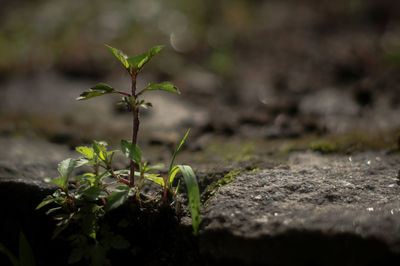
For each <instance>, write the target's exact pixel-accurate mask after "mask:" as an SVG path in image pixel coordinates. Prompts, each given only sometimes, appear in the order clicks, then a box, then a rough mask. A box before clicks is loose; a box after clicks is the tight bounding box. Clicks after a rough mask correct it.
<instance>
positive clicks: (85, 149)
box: [75, 146, 94, 160]
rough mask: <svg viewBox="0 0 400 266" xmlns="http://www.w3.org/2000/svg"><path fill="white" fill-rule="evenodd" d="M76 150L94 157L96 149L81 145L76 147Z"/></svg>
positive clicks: (91, 157)
mask: <svg viewBox="0 0 400 266" xmlns="http://www.w3.org/2000/svg"><path fill="white" fill-rule="evenodd" d="M75 150H76V151H77V152H79V153H81V154H82V155H84V156H85V157H86V158H88V159H92V160H93V159H94V150H93V149H92V148H90V147H86V146H79V147H76V148H75Z"/></svg>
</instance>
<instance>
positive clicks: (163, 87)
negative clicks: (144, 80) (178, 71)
mask: <svg viewBox="0 0 400 266" xmlns="http://www.w3.org/2000/svg"><path fill="white" fill-rule="evenodd" d="M155 90H159V91H168V92H172V93H176V94H180V93H181V92H180V91H179V90H178V88H177V87H175V86H174V85H173V84H172V83H171V82H168V81H164V82H161V83H154V82H152V83H150V84H149V85H148V86H147V87H146V88H145V89H144V90H142V91H141V92H140V93H139V95H140V94H143V93H144V92H146V91H155Z"/></svg>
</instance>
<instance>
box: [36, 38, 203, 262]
mask: <svg viewBox="0 0 400 266" xmlns="http://www.w3.org/2000/svg"><path fill="white" fill-rule="evenodd" d="M107 48H108V49H109V50H110V52H111V53H112V54H113V55H114V56H115V57H116V58H117V59H118V60H119V62H121V64H122V65H123V67H124V68H125V69H126V71H128V73H129V75H130V77H131V92H130V93H127V92H123V91H119V90H116V89H114V88H112V87H110V86H109V85H107V84H104V83H100V84H98V85H96V86H94V87H92V88H91V89H90V90H89V91H85V92H83V93H82V94H81V95H80V96H79V97H78V98H77V100H88V99H91V98H94V97H98V96H103V95H106V94H120V95H122V99H121V100H120V101H119V102H118V104H122V105H125V106H126V109H127V110H128V111H129V112H132V125H133V131H132V139H131V141H127V140H121V151H122V153H123V154H124V155H125V156H126V157H127V158H128V159H129V164H130V167H129V169H124V170H115V169H114V168H113V162H112V161H113V157H114V155H115V153H116V152H118V151H117V150H108V148H107V143H106V142H104V141H94V142H93V144H92V146H90V147H87V146H81V147H77V148H76V150H77V151H78V152H79V153H80V154H81V155H83V156H82V157H81V158H78V159H71V158H68V159H66V160H64V161H62V162H60V163H59V165H58V172H59V177H57V178H54V179H48V180H47V181H48V182H51V183H53V184H55V185H57V186H58V189H57V190H56V191H55V192H54V193H53V194H52V195H49V196H47V197H46V198H45V199H44V200H43V201H42V202H41V203H40V204H39V205H38V206H37V209H40V208H42V207H43V206H46V205H48V204H51V203H52V204H55V205H56V207H53V208H51V209H49V210H48V211H47V214H52V215H53V216H54V218H55V219H56V220H57V221H58V224H57V226H58V227H57V229H56V231H55V234H54V235H55V236H57V235H58V234H59V233H60V232H62V231H63V230H65V229H66V228H67V227H68V226H69V225H70V224H71V223H72V222H73V221H75V222H76V223H73V224H74V226H78V227H79V229H78V231H79V233H78V234H76V235H75V236H71V239H72V241H78V240H79V239H80V241H78V242H79V243H86V242H87V241H89V240H90V239H92V242H94V243H95V245H94V246H93V250H94V251H93V250H92V251H93V253H94V254H98V251H99V250H101V249H104V248H105V247H107V248H126V247H127V246H129V243H128V242H127V241H126V240H125V239H124V238H122V237H121V236H119V235H113V234H110V233H107V234H106V235H107V237H102V239H105V240H103V241H100V240H99V237H98V236H99V234H103V233H102V231H101V230H100V229H101V228H100V221H101V219H102V217H103V216H104V215H105V214H106V212H108V211H110V210H112V209H115V208H117V207H118V206H120V205H122V204H123V203H124V202H126V200H127V199H128V198H129V197H131V196H134V197H136V199H137V201H138V202H140V201H141V198H144V199H146V198H149V196H146V195H144V194H143V193H142V187H143V184H144V183H145V182H146V181H148V180H149V181H152V182H154V183H156V184H158V185H160V186H161V192H162V202H163V203H164V204H167V203H170V202H172V201H173V200H174V199H175V197H176V195H177V191H178V187H179V183H178V186H177V187H176V188H173V181H174V179H175V177H176V175H177V173H178V172H179V171H180V172H181V173H182V175H183V178H184V181H185V183H186V187H187V193H188V198H189V208H190V213H191V217H192V225H193V232H194V234H197V232H198V228H199V224H200V210H199V209H200V198H199V189H198V184H197V180H196V176H195V174H194V172H193V170H192V168H191V167H190V166H188V165H175V164H174V161H175V157H176V155H177V153H178V152H179V150H180V149H181V147H182V145H183V144H184V142H185V140H186V138H187V136H188V134H189V131H190V130H188V131H187V132H186V134H185V135H184V137H183V138H182V140H181V141H180V143H179V145H178V146H177V148H176V150H175V152H174V153H173V155H172V159H171V162H170V165H169V169H168V174H167V175H166V176H164V177H161V176H160V175H158V174H155V173H152V170H155V169H158V168H159V167H160V166H159V165H154V166H150V165H149V164H148V163H147V162H145V161H143V159H142V151H141V150H140V148H139V147H138V145H137V138H138V131H139V123H140V122H139V111H140V109H141V108H148V107H151V106H152V105H151V103H149V102H147V101H145V100H144V99H143V96H144V95H145V94H146V93H148V92H150V91H154V90H161V91H167V92H172V93H175V94H179V93H180V92H179V90H178V89H177V88H176V87H175V86H174V85H172V84H171V83H170V82H161V83H150V84H149V85H148V86H147V87H145V88H144V89H142V90H141V91H139V92H138V91H137V88H136V79H137V76H138V74H139V73H140V71H141V70H142V68H143V66H144V65H145V64H146V63H147V62H148V61H149V60H150V59H151V58H152V57H153V56H154V55H156V54H158V53H159V52H160V51H161V50H162V49H163V46H156V47H153V48H151V49H150V50H149V51H148V52H146V53H143V54H140V55H138V56H135V57H128V56H126V55H125V54H124V53H123V52H122V51H120V50H118V49H115V48H113V47H111V46H108V45H107ZM82 166H85V167H86V168H90V169H91V171H89V172H86V173H83V174H81V175H78V176H72V174H73V171H74V169H76V168H78V167H82ZM103 235H104V234H103ZM82 236H84V237H83V240H82ZM88 239H89V240H88ZM89 253H90V252H89ZM73 254H74V255H72V256H71V257H70V262H76V261H79V260H80V259H81V258H82V256H84V254H83V252H79V251H76V252H73ZM96 256H97V255H96ZM96 256H94V257H92V264H96V263H95V262H94V261H93V260H94V259H96ZM97 259H98V258H97Z"/></svg>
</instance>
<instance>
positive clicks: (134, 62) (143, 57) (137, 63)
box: [106, 45, 164, 75]
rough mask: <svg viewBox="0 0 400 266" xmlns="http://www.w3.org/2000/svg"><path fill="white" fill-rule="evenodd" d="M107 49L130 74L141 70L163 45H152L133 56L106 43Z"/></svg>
mask: <svg viewBox="0 0 400 266" xmlns="http://www.w3.org/2000/svg"><path fill="white" fill-rule="evenodd" d="M106 47H107V48H108V50H110V52H111V53H112V54H113V55H114V56H115V57H116V58H117V59H118V61H120V62H121V64H122V65H123V66H124V67H125V69H126V70H128V72H129V73H130V74H132V73H133V74H135V75H136V74H137V73H139V72H140V70H142V68H143V66H144V65H145V64H146V63H147V62H149V61H150V59H151V58H152V57H153V56H155V55H156V54H158V53H159V52H161V51H162V49H164V46H162V45H160V46H154V47H153V48H151V49H150V50H149V51H148V52H146V53H143V54H140V55H137V56H134V57H129V58H128V56H127V55H126V54H124V53H123V52H122V51H121V50H118V49H116V48H114V47H111V46H109V45H106Z"/></svg>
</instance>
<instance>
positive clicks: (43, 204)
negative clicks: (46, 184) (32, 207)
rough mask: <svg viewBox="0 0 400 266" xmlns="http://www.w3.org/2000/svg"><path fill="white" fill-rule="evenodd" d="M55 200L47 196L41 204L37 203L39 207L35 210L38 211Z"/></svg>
mask: <svg viewBox="0 0 400 266" xmlns="http://www.w3.org/2000/svg"><path fill="white" fill-rule="evenodd" d="M56 200H57V199H56V198H53V197H52V196H51V195H48V196H47V197H46V198H44V199H43V201H42V202H41V203H39V205H38V206H37V207H36V210H38V209H40V208H42V207H44V206H46V205H47V204H50V203H52V202H54V201H56Z"/></svg>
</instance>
